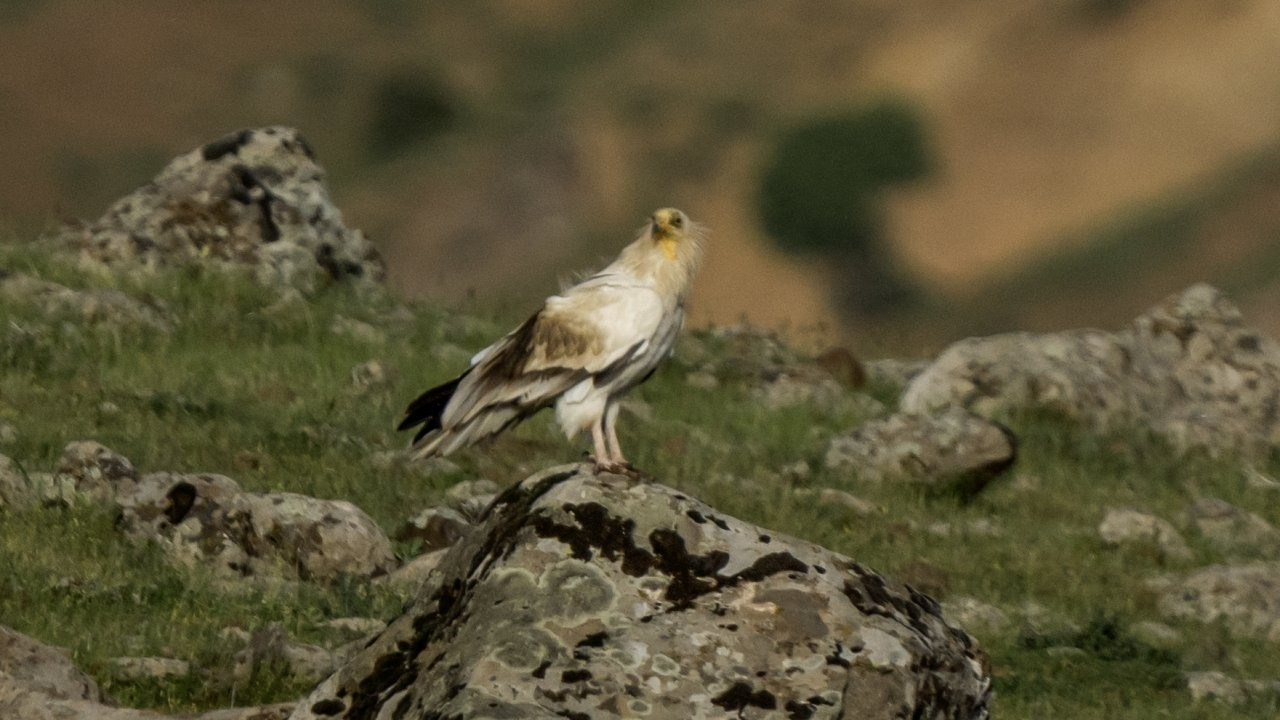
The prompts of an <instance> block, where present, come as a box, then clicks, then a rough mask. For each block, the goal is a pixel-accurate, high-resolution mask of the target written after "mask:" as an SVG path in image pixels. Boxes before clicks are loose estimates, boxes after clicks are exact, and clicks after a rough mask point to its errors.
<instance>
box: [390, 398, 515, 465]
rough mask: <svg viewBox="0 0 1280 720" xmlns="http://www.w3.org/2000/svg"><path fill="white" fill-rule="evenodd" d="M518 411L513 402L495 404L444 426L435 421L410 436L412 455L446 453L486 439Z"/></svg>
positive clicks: (494, 433)
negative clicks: (436, 423) (412, 441)
mask: <svg viewBox="0 0 1280 720" xmlns="http://www.w3.org/2000/svg"><path fill="white" fill-rule="evenodd" d="M520 417H521V415H520V411H519V408H518V407H517V406H515V405H511V404H509V405H495V406H493V407H489V408H486V409H485V411H484V412H482V413H479V414H478V415H476V416H475V417H473V418H471V419H470V420H468V421H467V422H465V423H463V424H461V425H456V426H451V427H447V428H442V427H439V426H438V425H437V426H436V427H434V428H432V429H430V430H427V431H426V432H419V433H418V436H417V437H416V438H414V446H413V457H414V459H422V458H428V457H432V456H435V455H449V454H451V453H453V451H455V450H460V449H462V448H464V447H467V446H468V445H474V444H476V443H478V442H482V441H484V440H488V439H489V438H491V437H493V436H494V435H497V434H498V433H500V432H502V431H503V430H506V429H507V428H508V427H511V426H512V425H514V424H515V423H517V422H519V421H520Z"/></svg>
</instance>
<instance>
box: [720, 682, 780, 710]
mask: <svg viewBox="0 0 1280 720" xmlns="http://www.w3.org/2000/svg"><path fill="white" fill-rule="evenodd" d="M711 704H713V705H718V706H720V707H722V708H724V709H725V710H728V711H729V712H739V713H740V712H742V711H743V710H746V709H747V708H748V707H758V708H763V709H765V710H773V709H775V708H777V707H778V700H777V698H775V697H774V696H773V693H771V692H769V691H768V690H756V689H755V688H753V687H751V685H749V684H747V683H745V682H742V681H741V680H739V681H738V682H736V683H734V684H733V686H732V687H730V688H729V689H728V690H725V691H724V692H722V693H720V694H719V695H717V696H716V697H714V698H712V699H711Z"/></svg>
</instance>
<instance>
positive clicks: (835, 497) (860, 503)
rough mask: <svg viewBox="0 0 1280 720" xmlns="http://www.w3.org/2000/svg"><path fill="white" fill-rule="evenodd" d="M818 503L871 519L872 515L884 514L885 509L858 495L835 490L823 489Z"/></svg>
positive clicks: (819, 494) (819, 493) (819, 492)
mask: <svg viewBox="0 0 1280 720" xmlns="http://www.w3.org/2000/svg"><path fill="white" fill-rule="evenodd" d="M818 502H819V503H821V504H822V505H824V506H830V507H838V508H841V509H843V510H847V511H849V512H850V513H853V514H854V515H857V516H858V517H871V516H872V515H880V514H883V513H884V508H882V507H880V506H879V505H876V504H875V503H873V502H871V501H870V500H864V499H862V498H860V497H858V496H856V495H852V494H850V493H847V492H845V491H844V490H837V489H835V488H822V489H821V490H819V491H818Z"/></svg>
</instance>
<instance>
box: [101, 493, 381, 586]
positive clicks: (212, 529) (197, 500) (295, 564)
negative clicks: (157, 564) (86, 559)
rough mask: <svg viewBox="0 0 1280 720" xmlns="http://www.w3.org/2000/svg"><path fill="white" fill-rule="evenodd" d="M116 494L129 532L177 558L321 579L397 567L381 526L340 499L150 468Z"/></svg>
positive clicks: (240, 570)
mask: <svg viewBox="0 0 1280 720" xmlns="http://www.w3.org/2000/svg"><path fill="white" fill-rule="evenodd" d="M117 502H118V503H119V506H120V509H121V520H120V524H121V527H122V528H123V529H124V531H125V532H126V533H127V534H128V535H129V536H130V537H132V538H134V539H136V540H140V541H156V542H158V543H159V544H160V546H161V547H163V548H164V549H165V551H166V552H168V553H169V555H170V556H172V557H173V558H175V559H176V560H178V561H180V562H185V563H189V564H196V563H199V564H201V565H207V566H211V567H214V568H217V569H220V570H223V571H227V572H231V573H234V574H237V575H268V576H282V577H285V578H296V579H300V580H316V581H321V582H323V581H330V580H334V579H336V578H338V577H339V576H340V575H342V574H351V575H363V576H376V575H381V574H383V573H385V572H387V571H389V570H391V569H392V568H393V567H395V558H394V556H393V555H392V553H391V542H390V540H388V539H387V537H386V535H385V534H383V532H382V530H380V529H379V528H378V526H377V525H376V524H375V523H374V522H373V520H372V519H371V518H370V517H369V516H368V515H366V514H365V513H364V512H363V511H361V510H360V509H359V508H357V507H356V506H354V505H352V504H351V503H349V502H345V501H341V500H319V499H316V498H310V497H306V496H304V495H297V494H295V493H267V494H259V493H250V492H244V491H243V490H241V489H240V486H239V485H238V484H236V482H235V481H234V480H232V479H231V478H228V477H224V476H222V475H207V474H205V475H175V474H171V473H154V474H151V475H147V476H146V477H143V478H142V479H141V480H139V481H138V482H137V483H136V484H135V485H134V486H133V487H131V488H130V489H129V491H128V492H121V493H120V495H119V496H118V498H117Z"/></svg>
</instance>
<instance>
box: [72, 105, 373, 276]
mask: <svg viewBox="0 0 1280 720" xmlns="http://www.w3.org/2000/svg"><path fill="white" fill-rule="evenodd" d="M56 240H57V241H58V242H59V243H61V244H64V245H67V246H70V247H71V248H73V249H75V250H78V251H79V252H80V253H81V254H82V255H83V256H85V257H87V258H91V259H93V260H97V261H101V262H104V263H107V264H111V265H116V264H138V265H143V266H152V267H160V266H173V265H185V264H190V263H201V264H208V265H216V264H221V265H247V266H250V267H253V268H255V269H256V274H257V276H258V277H259V279H261V280H262V281H264V282H266V283H268V284H271V285H283V286H293V287H298V288H300V289H304V290H305V289H309V288H311V287H314V286H315V285H316V283H317V282H318V281H320V280H322V279H323V278H329V279H333V280H341V279H346V278H360V279H367V280H380V279H381V278H382V277H383V274H384V269H383V263H382V259H381V258H380V257H379V255H378V252H377V250H375V249H374V247H373V246H372V245H371V244H370V243H369V241H368V240H366V239H365V237H364V235H363V234H362V233H360V231H358V230H351V229H349V228H348V227H347V226H346V225H344V224H343V221H342V213H341V212H340V211H339V210H338V209H337V208H336V207H335V206H334V205H333V203H332V201H330V199H329V191H328V189H327V188H326V186H325V180H324V171H323V170H322V169H321V168H320V166H319V165H318V164H317V163H316V160H315V156H314V155H313V154H312V151H311V148H310V147H309V146H308V145H307V143H306V141H305V140H303V139H302V136H301V135H299V133H298V131H297V130H294V129H292V128H285V127H266V128H259V129H253V130H241V131H240V132H237V133H234V134H232V135H228V136H227V137H224V138H221V139H219V140H215V141H213V142H211V143H209V144H208V145H205V146H204V147H202V148H199V149H196V150H192V151H191V152H189V153H187V154H185V155H182V156H180V157H178V158H176V159H174V160H173V161H172V162H170V163H169V164H168V165H167V166H166V167H165V168H164V169H163V170H162V171H161V172H160V174H159V175H157V176H156V177H155V178H154V179H152V180H151V182H149V183H147V184H146V185H144V186H143V187H141V188H139V189H138V190H136V191H134V192H133V193H132V194H130V195H127V196H125V197H123V198H121V199H120V200H118V201H116V203H115V204H114V205H112V206H111V207H110V208H109V209H108V210H107V211H106V213H104V214H103V215H102V217H100V218H98V219H97V220H95V221H94V222H92V223H90V224H88V225H87V226H83V227H68V228H65V229H63V230H62V231H61V232H60V233H59V234H58V237H57V238H56Z"/></svg>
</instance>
